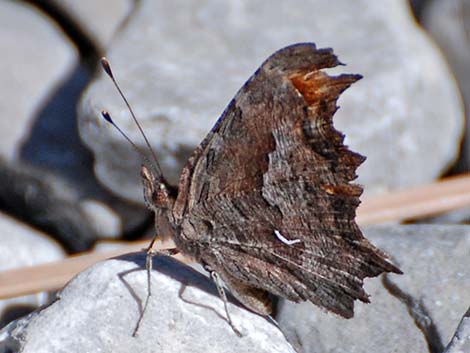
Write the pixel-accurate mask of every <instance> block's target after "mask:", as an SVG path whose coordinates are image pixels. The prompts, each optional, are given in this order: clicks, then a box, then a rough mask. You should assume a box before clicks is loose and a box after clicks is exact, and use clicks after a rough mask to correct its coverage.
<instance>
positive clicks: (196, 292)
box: [0, 253, 294, 353]
mask: <svg viewBox="0 0 470 353" xmlns="http://www.w3.org/2000/svg"><path fill="white" fill-rule="evenodd" d="M144 259H145V255H144V254H143V253H139V254H129V255H126V256H124V257H121V258H119V259H115V260H109V261H106V262H102V263H99V264H96V265H94V266H93V267H92V268H90V269H88V270H86V271H84V272H82V273H81V274H79V275H78V276H77V277H76V278H75V279H74V280H72V281H71V282H70V283H69V284H68V285H67V287H65V289H64V290H63V291H62V292H61V293H60V294H59V298H60V299H59V300H57V301H56V302H54V303H53V304H52V305H50V306H49V307H47V308H45V309H43V310H42V311H40V312H38V313H37V314H35V315H32V316H30V317H27V318H26V319H24V320H22V321H21V320H20V321H17V322H14V323H12V324H10V325H9V326H7V327H6V328H5V329H4V331H3V332H0V349H1V348H2V345H3V348H4V349H5V348H7V349H8V348H10V349H11V347H17V348H18V347H19V349H20V350H21V352H23V353H28V352H34V353H42V352H48V353H53V352H68V353H73V352H102V353H103V352H114V353H119V352H126V353H127V352H178V353H182V352H193V353H198V352H201V353H202V352H204V353H205V352H214V353H215V352H260V353H262V352H294V350H293V349H292V347H291V346H290V345H289V344H288V343H287V341H286V340H285V338H284V336H283V334H282V333H281V332H280V331H279V329H278V328H276V327H275V326H274V325H273V324H272V323H270V322H268V321H267V320H266V319H264V318H263V317H261V316H258V315H256V314H253V313H251V312H249V311H247V310H245V309H242V308H240V307H238V306H236V305H233V304H229V310H230V313H231V315H232V318H233V320H234V322H235V324H236V325H237V327H238V328H239V330H241V331H242V332H243V333H244V336H243V337H242V338H239V337H238V336H237V335H235V333H234V332H233V331H232V330H231V328H230V326H229V325H228V324H227V322H226V321H225V320H224V317H225V316H224V315H225V314H224V309H223V303H222V301H221V300H220V299H219V298H218V297H217V291H216V290H215V289H214V287H213V286H212V283H211V282H210V280H209V279H208V278H207V277H205V276H202V275H201V274H198V273H197V272H195V271H193V270H191V269H190V268H188V267H186V266H183V265H181V264H179V263H177V262H176V261H174V260H170V259H168V258H155V261H154V268H156V269H158V271H159V272H156V271H153V272H152V283H153V292H152V293H153V294H152V297H151V301H150V304H149V306H148V310H147V312H146V314H145V316H144V319H143V321H142V324H141V326H140V329H139V331H138V334H137V336H136V337H132V332H133V330H134V327H135V324H136V323H137V320H138V318H139V313H140V310H142V305H143V302H144V301H145V298H146V294H147V274H146V271H145V270H144V269H143V267H142V266H143V262H144Z"/></svg>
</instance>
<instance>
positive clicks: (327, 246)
mask: <svg viewBox="0 0 470 353" xmlns="http://www.w3.org/2000/svg"><path fill="white" fill-rule="evenodd" d="M338 64H339V62H338V60H337V58H336V56H335V55H333V53H332V51H331V49H317V48H316V47H315V46H314V45H313V44H309V43H305V44H297V45H293V46H289V47H286V48H284V49H281V50H280V51H278V52H276V53H275V54H273V55H272V56H271V57H270V58H268V59H267V60H266V61H265V62H264V63H263V65H262V66H261V67H260V69H259V70H258V71H257V72H256V73H255V74H254V75H253V76H252V77H251V78H250V79H249V81H248V82H247V83H246V84H245V85H244V86H243V87H242V88H241V90H240V91H239V92H238V93H237V95H236V96H235V98H234V99H233V100H232V101H231V103H230V104H229V106H228V107H227V108H226V110H225V111H224V113H223V114H222V116H221V118H220V119H219V120H218V122H217V123H216V125H215V126H214V128H213V129H212V131H211V132H210V133H209V135H208V136H207V137H206V139H205V140H204V141H203V142H202V144H201V145H200V146H199V147H198V148H197V150H196V151H195V153H194V154H193V156H192V157H191V158H190V160H189V161H188V164H187V165H186V167H185V168H184V170H183V173H182V176H181V179H180V185H179V194H178V198H177V200H176V203H175V206H174V209H173V215H174V218H175V223H176V224H178V226H179V232H178V234H176V235H175V242H176V244H177V246H178V247H179V248H180V249H181V250H182V251H183V252H186V253H187V254H189V255H192V256H193V257H195V258H196V260H198V261H200V262H202V263H204V264H207V265H208V266H210V267H213V268H217V269H219V272H220V274H221V276H222V278H224V279H225V280H226V282H227V283H228V284H229V286H230V283H236V284H237V285H238V287H240V288H241V287H246V288H253V289H255V288H256V289H257V290H261V291H262V292H263V291H266V292H270V293H273V294H276V295H279V296H282V297H285V298H287V299H290V300H294V301H302V300H310V301H312V302H313V303H315V304H317V305H319V306H321V307H323V308H326V309H328V310H330V311H333V312H335V313H337V314H340V315H342V316H344V317H351V316H352V315H353V302H354V300H355V299H359V300H362V301H365V302H367V301H368V297H367V294H366V293H365V291H364V289H363V288H362V285H363V279H364V278H365V277H372V276H376V275H378V274H380V273H382V272H399V270H398V269H397V268H396V267H395V266H393V265H392V264H391V263H390V262H388V261H387V259H386V257H385V255H384V254H383V253H382V252H380V251H379V250H378V249H376V248H375V247H373V246H372V245H371V244H370V243H369V242H368V241H367V239H365V238H364V237H363V235H362V233H361V231H360V229H359V228H358V226H357V224H356V223H355V221H354V218H355V213H356V208H357V206H358V205H359V196H360V194H361V193H362V188H361V187H360V186H358V185H355V184H352V183H351V181H352V180H354V179H355V178H356V168H357V167H358V166H359V165H360V164H361V163H362V162H363V160H364V158H363V157H362V156H360V155H359V154H357V153H354V152H352V151H350V150H349V149H348V148H347V147H346V146H345V145H344V144H343V135H342V134H341V133H339V132H338V131H336V130H335V129H334V127H333V123H332V118H333V115H334V113H335V111H336V110H337V105H336V101H337V99H338V97H339V95H340V94H341V92H342V91H344V90H345V89H346V88H347V87H349V86H350V85H351V84H352V83H353V82H355V81H357V80H358V79H359V78H360V76H358V75H339V76H329V75H327V74H326V73H325V72H324V71H322V69H326V68H331V67H335V66H337V65H338ZM209 243H210V246H208V244H209ZM234 287H237V286H235V285H234V286H232V288H231V289H232V291H233V292H234V294H235V295H236V296H237V297H238V298H239V299H240V300H241V301H242V302H243V293H242V292H237V288H238V287H237V288H234ZM244 304H245V305H247V306H248V307H250V304H249V303H248V304H247V303H245V302H244ZM251 308H252V309H253V310H255V311H258V312H261V313H262V314H266V312H263V310H260V309H259V308H255V307H251Z"/></svg>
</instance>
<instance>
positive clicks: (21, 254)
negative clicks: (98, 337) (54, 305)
mask: <svg viewBox="0 0 470 353" xmlns="http://www.w3.org/2000/svg"><path fill="white" fill-rule="evenodd" d="M0 229H1V230H2V235H1V241H0V272H1V271H6V270H12V269H15V268H19V267H26V266H33V265H38V264H42V263H45V262H51V261H58V260H60V259H62V258H63V257H64V256H65V254H64V252H63V250H62V249H61V247H60V246H59V245H58V244H57V243H55V242H54V241H52V240H51V239H50V238H48V237H47V235H45V234H42V233H40V232H38V231H37V230H34V229H32V228H30V227H28V226H27V225H25V224H23V223H20V222H18V221H16V220H15V219H13V218H11V217H9V216H7V215H5V214H3V213H0ZM48 301H49V295H48V294H47V293H38V294H35V295H27V296H21V297H16V298H10V299H4V300H0V327H3V326H4V325H5V324H6V323H8V322H9V321H11V320H12V319H13V318H16V317H18V316H20V315H21V314H24V313H25V312H27V311H28V310H29V311H31V310H34V309H35V308H37V307H39V306H40V305H44V304H46V303H48Z"/></svg>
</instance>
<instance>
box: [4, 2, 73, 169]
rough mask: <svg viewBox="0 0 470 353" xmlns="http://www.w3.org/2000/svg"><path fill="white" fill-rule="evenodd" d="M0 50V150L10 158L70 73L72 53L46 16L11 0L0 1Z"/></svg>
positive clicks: (70, 45) (69, 44)
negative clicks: (37, 116)
mask: <svg viewBox="0 0 470 353" xmlns="http://www.w3.org/2000/svg"><path fill="white" fill-rule="evenodd" d="M0 52H1V53H2V65H1V66H0V77H1V78H2V79H1V80H0V93H1V94H0V116H1V117H2V119H0V131H1V132H2V134H1V139H0V154H1V155H2V156H3V157H4V158H6V159H7V160H12V159H14V158H16V157H18V155H19V153H20V149H21V145H22V143H23V142H24V140H25V139H27V137H28V134H29V133H30V130H31V129H32V126H33V124H34V122H35V117H36V114H37V113H38V111H39V110H40V109H41V108H42V105H43V104H44V103H45V101H46V100H47V98H48V97H49V96H50V95H51V94H52V92H53V90H54V89H55V88H56V87H57V86H58V85H60V84H62V83H63V82H64V80H66V79H67V78H68V76H69V75H70V74H71V73H72V70H73V69H74V68H75V66H76V64H77V59H78V56H77V52H76V50H75V49H74V47H73V46H72V44H71V43H70V42H69V41H68V40H67V38H66V37H65V36H64V34H63V33H62V32H61V30H60V29H59V28H58V27H57V26H56V25H55V24H54V23H53V22H52V21H50V19H49V18H48V17H47V16H46V15H44V14H43V13H42V12H40V11H38V10H36V8H34V7H32V6H29V5H25V3H22V2H17V1H2V2H0ZM38 53H41V55H38Z"/></svg>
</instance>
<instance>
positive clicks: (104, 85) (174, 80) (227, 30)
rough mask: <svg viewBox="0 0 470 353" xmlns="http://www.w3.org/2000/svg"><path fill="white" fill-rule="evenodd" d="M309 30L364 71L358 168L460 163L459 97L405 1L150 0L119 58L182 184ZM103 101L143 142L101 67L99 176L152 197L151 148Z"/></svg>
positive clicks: (378, 186) (339, 119)
mask: <svg viewBox="0 0 470 353" xmlns="http://www.w3.org/2000/svg"><path fill="white" fill-rule="evenodd" d="M352 13H354V16H351V14H352ZM352 28H354V30H350V29H352ZM339 33H340V34H341V35H338V34H339ZM299 41H310V42H315V43H317V45H318V46H319V47H333V48H334V50H335V52H336V53H337V54H338V56H339V58H340V60H341V61H343V62H345V63H347V64H348V65H349V66H348V67H346V68H344V67H342V68H340V71H341V72H353V73H361V74H363V75H364V79H363V80H361V81H360V82H359V83H357V84H355V85H354V86H353V87H352V88H351V89H349V90H348V91H347V92H345V93H344V94H343V95H342V97H341V99H340V102H339V105H340V106H341V109H340V110H339V111H338V113H337V114H336V117H335V120H336V125H337V127H338V128H339V129H340V130H341V131H343V132H345V133H346V135H347V141H346V142H347V143H348V144H349V145H350V146H351V147H352V148H353V149H354V150H357V151H360V152H361V153H362V154H364V155H366V156H367V157H368V160H367V162H366V163H365V164H364V166H363V167H361V169H360V171H359V175H360V180H359V181H360V182H361V183H362V184H365V185H366V186H367V188H366V190H368V192H378V191H380V190H383V189H388V188H394V187H404V186H410V185H416V184H420V183H424V182H428V181H431V180H432V179H434V178H435V177H437V176H438V175H440V173H441V172H442V171H443V170H445V169H446V168H447V167H448V166H449V164H450V163H452V161H453V160H454V158H455V157H456V153H457V150H458V146H459V139H460V136H461V134H462V122H463V116H462V115H463V113H462V105H461V102H460V98H459V95H458V93H457V88H456V85H455V82H454V81H453V80H452V78H451V75H450V73H449V70H448V68H447V66H446V64H445V62H444V60H443V58H442V56H441V55H440V53H439V51H437V50H436V48H435V47H434V46H433V44H432V43H431V42H430V41H429V40H428V38H427V37H426V36H425V35H424V34H423V32H422V31H421V30H420V29H419V28H418V27H417V25H416V23H415V21H414V19H413V18H412V16H411V15H410V13H409V9H408V7H407V4H406V1H405V0H401V1H395V0H387V1H386V2H385V3H384V2H383V1H380V2H370V1H367V0H360V1H355V2H351V1H348V0H342V1H334V2H329V3H328V6H325V3H324V1H320V0H316V1H308V2H306V1H300V0H299V1H289V2H277V3H275V4H271V3H270V4H269V6H266V2H265V1H243V2H240V1H238V0H233V1H225V2H220V1H215V0H213V1H206V2H204V3H201V2H199V1H177V2H176V3H175V2H171V3H169V2H155V1H145V0H144V1H142V2H141V3H140V6H139V8H137V10H136V11H135V13H134V14H133V16H132V18H131V19H130V20H129V22H128V23H127V26H126V27H125V28H123V30H122V31H121V32H120V33H119V35H118V36H117V37H116V38H115V41H114V42H113V47H112V48H111V50H110V51H109V53H108V57H109V58H110V60H111V63H112V65H113V67H114V72H115V75H116V76H117V79H118V80H119V82H120V83H121V84H122V88H123V90H124V92H125V93H126V94H127V96H128V99H129V101H130V102H131V104H132V105H133V107H134V110H135V111H136V114H137V116H138V117H139V118H140V119H141V121H142V125H143V126H144V129H145V131H147V134H148V136H149V138H150V140H151V143H152V145H153V147H154V148H155V150H157V153H158V155H159V156H160V159H161V164H162V166H163V169H164V171H165V172H166V174H168V177H169V179H170V180H171V181H172V182H174V183H175V182H177V179H178V175H179V172H180V169H181V167H182V165H183V164H184V163H185V161H186V158H187V157H188V155H189V154H190V153H191V151H192V150H193V149H194V147H195V146H196V145H198V144H199V143H200V141H201V139H202V138H203V137H204V136H205V135H206V134H207V132H208V131H209V129H210V128H211V127H212V125H213V124H214V122H215V121H216V119H217V117H218V116H219V115H220V113H221V112H222V110H223V109H224V107H225V105H226V104H228V102H229V100H230V99H231V98H232V97H233V96H234V94H235V93H236V91H237V90H238V89H239V88H240V87H241V86H242V84H243V83H244V82H245V80H246V79H248V77H249V76H250V75H251V74H252V73H253V72H254V70H255V69H257V68H258V66H259V65H260V64H261V63H262V61H263V60H264V59H266V58H267V57H268V55H270V54H271V53H273V52H274V51H275V50H277V49H279V48H281V47H283V46H285V45H288V44H292V43H294V42H299ZM431 73H432V74H431ZM103 108H106V109H108V110H109V111H110V113H111V115H112V116H113V117H114V119H115V120H116V122H117V123H118V124H119V125H120V126H121V127H122V128H123V130H125V131H126V132H127V133H128V134H129V135H130V137H131V138H132V139H133V140H134V141H136V143H137V144H138V145H140V146H143V143H142V138H141V136H140V135H139V133H138V132H137V129H136V128H135V126H134V124H133V122H132V121H131V119H130V117H129V113H128V112H127V110H126V108H125V106H124V104H123V103H122V102H121V100H120V99H119V97H118V94H117V92H116V90H115V89H114V88H113V86H112V84H111V82H110V80H109V79H108V78H105V77H103V75H101V76H100V77H99V78H98V79H97V81H96V82H94V84H93V85H91V86H90V87H89V89H88V91H87V92H86V94H85V95H84V96H83V100H82V105H81V108H80V131H81V136H82V138H83V140H84V141H85V142H86V144H87V145H88V146H89V147H90V148H91V149H92V150H93V152H94V154H95V157H96V159H95V161H96V164H95V173H96V175H97V177H98V179H99V180H100V181H101V182H103V183H104V184H105V185H107V186H108V187H109V188H110V189H112V190H113V191H114V192H116V193H117V194H119V195H122V196H124V197H126V198H129V199H132V200H135V201H139V202H141V201H142V198H141V186H140V183H139V181H138V180H139V176H138V173H139V165H140V158H138V157H136V155H135V151H133V150H132V148H130V147H129V145H128V143H127V142H126V141H125V140H124V139H123V138H122V137H121V136H120V135H119V134H118V133H117V132H116V131H115V129H113V128H112V127H111V126H109V125H108V124H106V123H105V122H104V121H103V120H102V118H101V117H100V110H101V109H103ZM423 131H426V133H423ZM437 140H438V141H439V144H436V141H437ZM110 145H112V146H113V147H114V148H113V149H112V150H111V149H110V148H109V147H108V146H110ZM143 148H145V147H143ZM431 151H432V153H431ZM404 170H406V173H404V172H403V171H404Z"/></svg>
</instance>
